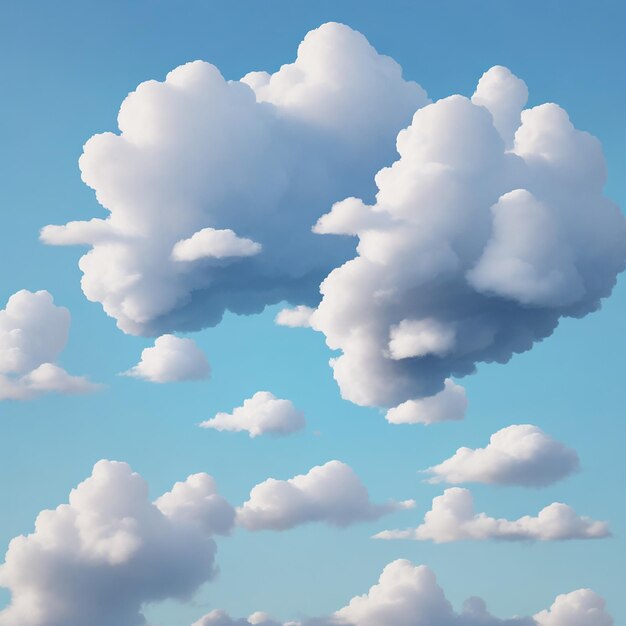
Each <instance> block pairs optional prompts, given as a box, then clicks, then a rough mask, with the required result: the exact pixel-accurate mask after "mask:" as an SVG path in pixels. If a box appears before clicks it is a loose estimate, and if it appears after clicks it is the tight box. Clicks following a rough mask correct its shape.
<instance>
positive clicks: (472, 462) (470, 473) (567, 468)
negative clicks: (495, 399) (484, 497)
mask: <svg viewBox="0 0 626 626" xmlns="http://www.w3.org/2000/svg"><path fill="white" fill-rule="evenodd" d="M578 467H579V461H578V455H577V454H576V452H575V451H574V450H571V449H570V448H568V447H566V446H565V445H563V444H562V443H561V442H559V441H557V440H556V439H553V438H552V437H550V436H549V435H546V433H544V432H543V431H542V430H541V429H540V428H538V427H537V426H532V425H531V424H516V425H513V426H507V427H506V428H503V429H502V430H499V431H498V432H496V433H494V434H493V435H491V438H490V440H489V444H488V445H487V446H486V447H485V448H477V449H472V448H465V447H464V448H459V449H458V450H457V451H456V453H455V454H454V455H453V456H452V457H450V458H449V459H446V460H445V461H443V462H442V463H440V464H439V465H434V466H433V467H429V468H428V469H427V470H425V472H426V473H427V474H429V475H430V478H429V482H431V483H440V482H447V483H452V484H459V483H471V482H474V483H487V484H496V485H523V486H525V487H543V486H545V485H549V484H551V483H553V482H556V481H557V480H560V479H561V478H564V477H565V476H568V475H569V474H571V473H572V472H574V471H576V470H577V469H578Z"/></svg>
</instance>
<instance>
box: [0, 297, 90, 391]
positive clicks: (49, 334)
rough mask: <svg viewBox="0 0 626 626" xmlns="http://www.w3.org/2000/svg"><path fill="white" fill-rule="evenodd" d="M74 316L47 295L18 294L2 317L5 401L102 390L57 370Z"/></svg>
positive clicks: (0, 369) (0, 363)
mask: <svg viewBox="0 0 626 626" xmlns="http://www.w3.org/2000/svg"><path fill="white" fill-rule="evenodd" d="M69 330H70V312H69V311H68V310H67V309H66V308H64V307H60V306H56V305H55V304H54V301H53V299H52V296H51V295H50V294H49V293H48V292H47V291H37V292H35V293H33V292H31V291H26V290H22V291H18V292H17V293H15V294H13V295H12V296H11V297H10V298H9V300H8V302H7V305H6V307H5V308H4V309H2V310H1V311H0V400H27V399H30V398H33V397H36V396H39V395H42V394H45V393H52V392H56V393H66V394H81V393H89V392H92V391H95V390H96V389H98V388H99V385H95V384H94V383H91V382H90V381H89V380H87V379H86V378H84V377H82V376H72V375H71V374H68V373H67V372H66V371H65V370H64V369H63V368H62V367H60V366H59V365H57V364H56V361H57V359H58V358H59V356H60V354H61V352H62V351H63V349H64V348H65V345H66V343H67V339H68V334H69Z"/></svg>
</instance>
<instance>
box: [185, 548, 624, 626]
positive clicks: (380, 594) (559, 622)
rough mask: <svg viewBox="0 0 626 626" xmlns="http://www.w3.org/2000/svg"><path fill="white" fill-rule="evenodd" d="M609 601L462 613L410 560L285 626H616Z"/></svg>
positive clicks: (475, 602)
mask: <svg viewBox="0 0 626 626" xmlns="http://www.w3.org/2000/svg"><path fill="white" fill-rule="evenodd" d="M612 624H613V620H612V619H611V617H610V615H609V614H608V613H607V612H606V610H605V602H604V600H603V599H602V598H601V597H600V596H599V595H597V594H596V593H594V592H593V591H591V590H590V589H579V590H577V591H573V592H571V593H568V594H563V595H560V596H558V597H557V598H556V600H555V601H554V604H553V605H552V606H551V607H550V608H549V609H546V610H545V611H541V612H540V613H537V614H536V615H535V616H534V617H515V618H512V619H498V618H497V617H494V616H493V615H491V613H489V611H488V610H487V607H486V605H485V602H484V601H483V600H482V599H480V598H475V597H474V598H470V599H469V600H467V601H466V602H465V605H464V606H463V610H462V611H461V612H460V613H457V612H456V611H455V610H454V609H453V607H452V605H451V604H450V602H449V601H448V599H447V598H446V595H445V592H444V590H443V589H442V588H441V587H440V586H439V584H438V583H437V579H436V578H435V574H434V572H433V571H432V570H431V569H430V568H428V567H427V566H425V565H419V566H414V565H413V564H412V563H410V562H409V561H407V560H404V559H399V560H397V561H393V562H392V563H390V564H389V565H387V567H385V569H384V570H383V572H382V574H381V575H380V578H379V580H378V582H377V583H376V584H375V585H373V586H372V587H371V588H370V590H369V591H368V592H367V593H365V594H363V595H361V596H356V597H354V598H352V600H351V601H350V602H349V603H348V605H347V606H345V607H343V608H342V609H339V610H338V611H336V612H335V613H333V614H332V615H331V616H329V617H326V618H323V619H315V620H310V621H305V622H288V623H285V624H283V625H282V626H612ZM251 625H259V626H261V625H263V626H281V625H280V624H279V622H276V621H274V620H272V619H271V618H270V617H269V616H268V615H266V614H265V613H255V614H253V615H251V616H250V617H249V618H248V619H233V618H231V617H230V616H229V615H228V614H227V613H225V612H224V611H219V610H216V611H212V612H211V613H209V614H207V615H205V616H204V618H202V619H200V620H199V621H197V622H196V623H195V624H194V625H193V626H251Z"/></svg>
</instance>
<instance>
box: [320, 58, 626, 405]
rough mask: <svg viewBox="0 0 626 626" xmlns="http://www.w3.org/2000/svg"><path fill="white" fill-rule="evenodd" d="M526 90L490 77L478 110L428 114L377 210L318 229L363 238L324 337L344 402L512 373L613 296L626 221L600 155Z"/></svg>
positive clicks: (354, 208) (341, 273) (448, 102)
mask: <svg viewBox="0 0 626 626" xmlns="http://www.w3.org/2000/svg"><path fill="white" fill-rule="evenodd" d="M526 95H527V90H526V86H525V85H524V83H523V82H522V81H521V80H520V79H518V78H517V77H515V76H513V75H512V74H511V73H510V72H509V71H508V70H507V69H506V68H503V67H494V68H492V69H491V70H489V71H488V72H487V73H486V74H485V75H484V76H483V77H482V79H481V80H480V83H479V85H478V88H477V90H476V93H475V94H474V96H473V97H472V98H471V99H468V98H465V97H462V96H458V95H456V96H451V97H449V98H444V99H442V100H439V101H437V102H435V103H433V104H431V105H428V106H426V107H423V108H421V109H420V110H418V111H417V112H416V113H415V115H414V117H413V121H412V123H411V125H410V126H409V127H408V128H406V129H405V130H402V131H401V132H400V133H399V135H398V140H397V147H398V152H399V154H400V158H399V159H398V160H397V161H396V162H395V163H393V165H391V166H390V167H387V168H384V169H382V170H381V171H379V172H378V174H377V175H376V184H377V187H378V193H377V195H376V200H375V202H374V203H373V204H368V203H367V202H366V201H363V200H362V199H358V198H353V197H351V198H347V199H345V200H343V201H341V202H339V203H336V204H335V205H334V206H333V208H332V210H331V211H330V212H329V213H328V214H327V215H325V216H323V217H322V218H321V219H320V220H319V221H318V222H317V224H316V226H315V231H316V232H318V233H320V234H324V235H331V234H334V235H350V236H353V235H356V236H357V237H358V239H359V243H358V249H357V256H356V257H355V258H353V259H352V260H350V261H349V262H347V263H345V264H344V265H342V266H341V267H339V268H337V269H335V270H333V272H331V274H330V275H329V276H328V277H327V278H326V279H325V281H324V282H323V284H322V286H321V291H322V294H323V299H322V302H321V304H320V305H319V307H318V309H317V311H316V312H315V313H314V314H313V315H312V318H311V324H312V326H313V328H315V329H316V330H319V331H321V332H323V333H324V334H325V336H326V341H327V343H328V345H329V346H330V347H331V348H333V349H336V350H340V351H341V353H340V355H339V356H338V357H337V358H335V359H333V360H332V361H331V364H332V367H333V369H334V376H335V378H336V380H337V382H338V383H339V386H340V388H341V392H342V395H343V396H344V397H345V398H347V399H349V400H351V401H352V402H355V403H357V404H361V405H372V406H383V407H394V406H396V405H399V404H402V403H405V402H407V401H410V400H414V399H419V398H421V397H425V396H431V395H433V394H435V393H437V392H438V391H440V390H441V389H443V386H444V381H445V380H446V379H447V378H448V377H450V376H464V375H467V374H470V373H472V372H473V371H474V370H475V368H476V365H477V364H478V363H482V362H499V363H504V362H506V361H508V360H509V359H510V358H511V356H512V355H513V354H515V353H519V352H523V351H525V350H529V349H530V348H531V347H532V346H533V344H534V343H536V342H538V341H541V340H542V339H544V338H545V337H547V336H549V335H550V334H551V333H552V332H553V331H554V329H555V328H556V326H557V324H558V323H559V320H560V319H561V318H563V317H582V316H584V315H586V314H588V313H590V312H592V311H594V310H596V309H598V307H599V306H600V302H601V299H602V298H604V297H606V296H608V295H609V294H610V292H611V290H612V287H613V285H614V283H615V280H616V276H617V274H618V273H619V272H621V271H622V270H623V268H624V261H625V258H626V221H625V220H624V217H623V216H622V214H621V213H620V211H619V209H618V207H617V206H616V205H615V204H613V203H612V202H611V201H610V200H608V199H607V198H605V197H604V196H603V187H604V183H605V177H606V168H605V162H604V157H603V155H602V150H601V147H600V144H599V142H598V141H597V140H596V139H595V138H594V137H593V136H591V135H589V134H588V133H586V132H582V131H579V130H577V129H576V128H574V126H573V125H572V122H571V121H570V119H569V118H568V116H567V113H566V112H565V111H564V110H563V109H562V108H560V107H559V106H557V105H556V104H544V105H541V106H537V107H534V108H531V109H526V110H524V109H523V107H524V104H525V101H526Z"/></svg>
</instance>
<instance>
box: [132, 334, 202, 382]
mask: <svg viewBox="0 0 626 626" xmlns="http://www.w3.org/2000/svg"><path fill="white" fill-rule="evenodd" d="M124 375H125V376H132V377H133V378H141V379H142V380H147V381H149V382H151V383H176V382H181V381H185V380H202V379H206V378H209V376H210V375H211V367H210V366H209V362H208V361H207V358H206V356H205V354H204V352H202V350H200V348H199V347H198V346H197V345H196V343H195V342H194V341H193V340H192V339H186V338H182V337H176V336H174V335H161V337H158V338H157V339H156V340H155V342H154V346H153V347H152V348H146V349H145V350H143V351H142V353H141V360H140V361H139V363H138V364H137V365H135V366H134V367H132V368H131V369H129V370H128V371H127V372H124Z"/></svg>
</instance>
